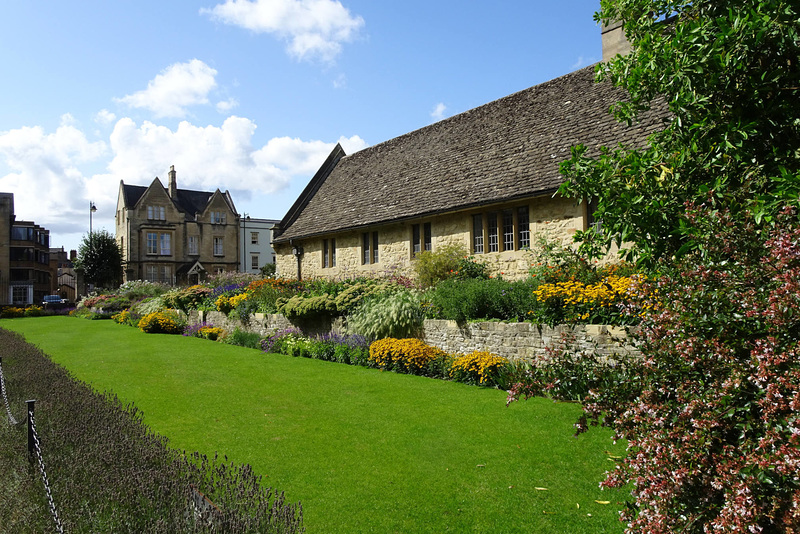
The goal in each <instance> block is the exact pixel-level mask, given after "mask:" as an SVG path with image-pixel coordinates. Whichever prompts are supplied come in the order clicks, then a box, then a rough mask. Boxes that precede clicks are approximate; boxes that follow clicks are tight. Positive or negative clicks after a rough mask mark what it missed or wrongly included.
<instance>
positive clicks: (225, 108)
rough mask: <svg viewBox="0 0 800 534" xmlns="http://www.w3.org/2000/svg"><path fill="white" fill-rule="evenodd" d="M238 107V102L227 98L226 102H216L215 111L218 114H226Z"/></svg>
mask: <svg viewBox="0 0 800 534" xmlns="http://www.w3.org/2000/svg"><path fill="white" fill-rule="evenodd" d="M238 105H239V101H238V100H236V99H235V98H229V99H228V100H221V101H219V102H217V111H219V112H220V113H228V112H229V111H230V110H232V109H233V108H235V107H237V106H238Z"/></svg>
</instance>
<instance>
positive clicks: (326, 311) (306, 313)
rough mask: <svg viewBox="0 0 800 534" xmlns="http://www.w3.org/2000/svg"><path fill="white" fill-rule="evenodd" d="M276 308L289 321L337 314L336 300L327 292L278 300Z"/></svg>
mask: <svg viewBox="0 0 800 534" xmlns="http://www.w3.org/2000/svg"><path fill="white" fill-rule="evenodd" d="M278 310H279V311H280V313H282V314H283V315H284V316H285V317H286V318H287V319H289V320H290V321H305V320H313V319H318V318H324V317H333V316H334V315H336V314H337V310H336V302H335V301H334V299H333V297H331V296H330V295H329V294H327V293H326V294H323V295H317V296H311V297H307V296H304V295H295V296H294V297H292V298H290V299H288V300H285V301H284V300H280V299H279V300H278Z"/></svg>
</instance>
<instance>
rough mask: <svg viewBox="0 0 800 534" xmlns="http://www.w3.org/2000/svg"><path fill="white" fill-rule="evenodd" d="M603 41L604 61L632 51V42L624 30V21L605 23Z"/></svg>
mask: <svg viewBox="0 0 800 534" xmlns="http://www.w3.org/2000/svg"><path fill="white" fill-rule="evenodd" d="M601 35H602V41H603V61H608V60H609V59H611V58H613V57H614V56H616V55H617V54H622V55H623V56H624V55H625V54H627V53H628V52H630V51H631V43H629V42H628V39H626V38H625V32H624V31H623V30H622V22H619V21H614V22H610V23H609V24H607V25H605V24H604V25H603V30H602V33H601Z"/></svg>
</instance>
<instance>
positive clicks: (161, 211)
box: [147, 206, 167, 221]
mask: <svg viewBox="0 0 800 534" xmlns="http://www.w3.org/2000/svg"><path fill="white" fill-rule="evenodd" d="M147 218H148V219H149V220H151V221H166V220H167V213H166V209H165V208H164V206H147Z"/></svg>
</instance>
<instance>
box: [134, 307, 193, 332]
mask: <svg viewBox="0 0 800 534" xmlns="http://www.w3.org/2000/svg"><path fill="white" fill-rule="evenodd" d="M183 327H184V325H183V320H182V319H181V317H180V316H179V315H178V314H177V313H175V312H173V311H170V310H162V311H158V312H154V313H149V314H147V315H145V316H144V317H142V318H141V319H139V330H141V331H142V332H145V333H147V334H181V333H183Z"/></svg>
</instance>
